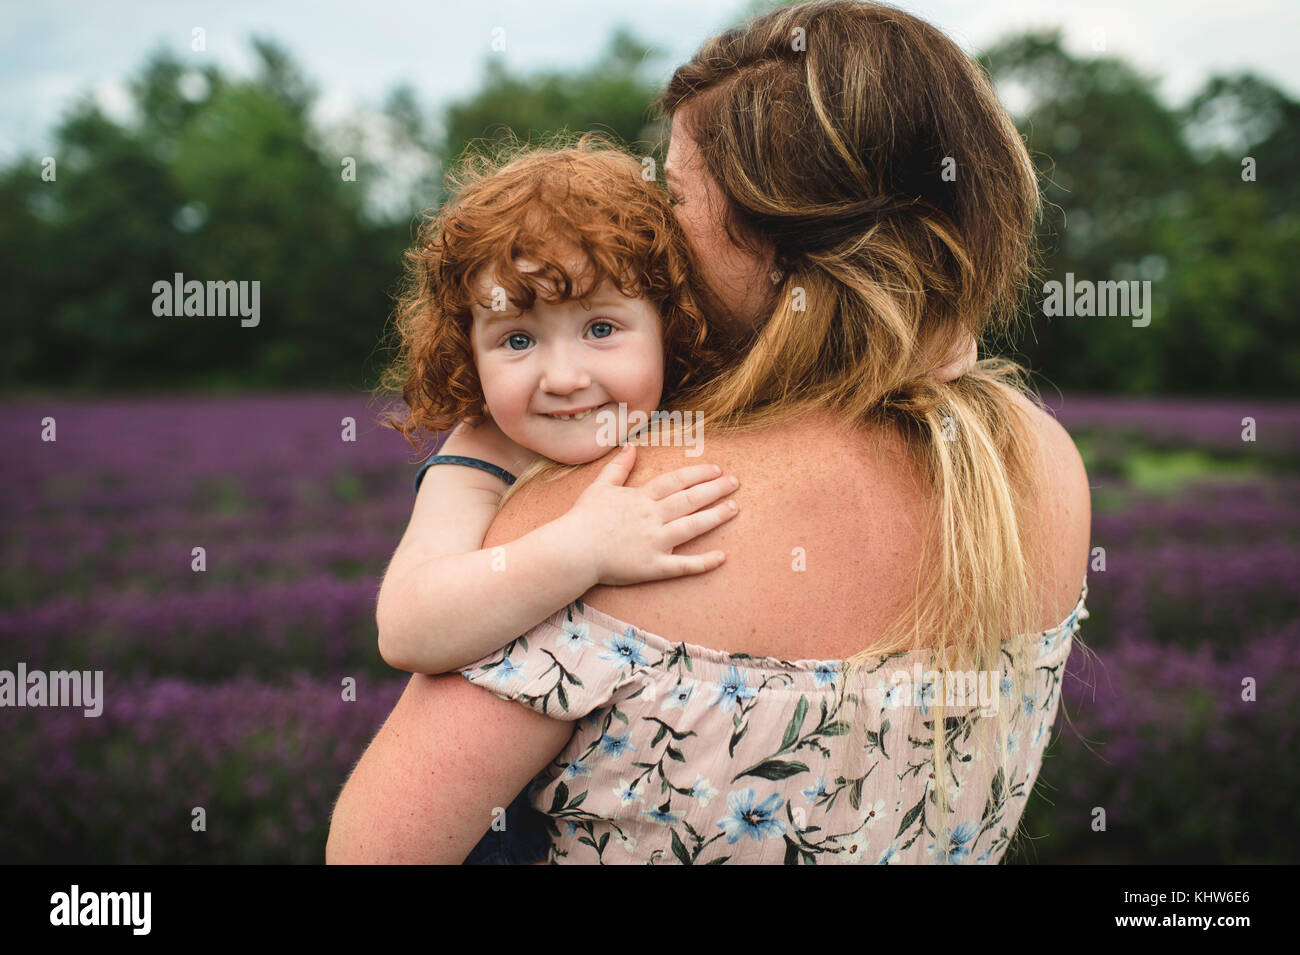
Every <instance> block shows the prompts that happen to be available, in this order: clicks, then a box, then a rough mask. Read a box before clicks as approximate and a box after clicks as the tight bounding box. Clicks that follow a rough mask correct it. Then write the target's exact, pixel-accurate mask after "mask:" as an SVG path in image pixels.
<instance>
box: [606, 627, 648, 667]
mask: <svg viewBox="0 0 1300 955" xmlns="http://www.w3.org/2000/svg"><path fill="white" fill-rule="evenodd" d="M605 646H607V647H608V648H609V650H608V651H607V652H605V653H602V654H601V655H600V658H601V659H602V660H604V661H606V662H607V663H610V664H613V665H614V666H616V667H623V666H629V665H636V666H642V667H643V666H645V665H646V658H645V657H644V656H643V655H642V653H641V651H642V650H644V649H645V648H646V647H645V641H644V640H642V639H641V638H640V637H638V636H637V635H636V631H635V630H633V629H632V628H631V627H628V628H627V629H626V630H625V631H623V632H622V633H621V634H617V635H615V636H612V637H610V638H609V639H608V640H606V641H605Z"/></svg>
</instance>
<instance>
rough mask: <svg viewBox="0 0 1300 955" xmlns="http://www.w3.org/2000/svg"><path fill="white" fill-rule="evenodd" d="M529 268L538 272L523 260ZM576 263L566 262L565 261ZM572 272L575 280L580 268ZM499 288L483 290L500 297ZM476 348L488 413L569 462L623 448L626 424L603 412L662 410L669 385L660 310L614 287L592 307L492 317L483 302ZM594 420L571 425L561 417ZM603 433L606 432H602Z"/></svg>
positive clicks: (565, 305) (507, 430)
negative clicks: (614, 425)
mask: <svg viewBox="0 0 1300 955" xmlns="http://www.w3.org/2000/svg"><path fill="white" fill-rule="evenodd" d="M516 264H517V265H518V267H519V269H520V270H521V271H524V272H530V271H535V270H536V265H535V264H534V263H532V262H530V261H528V260H526V259H516ZM566 264H567V263H566ZM569 274H571V275H572V274H575V272H573V271H571V272H570V273H569ZM492 290H493V286H492V285H491V284H480V287H479V294H480V297H481V298H482V299H485V300H487V301H492V300H493V296H492ZM471 311H472V313H473V315H474V325H473V328H472V330H471V342H472V344H473V347H474V359H475V362H476V364H477V367H478V374H479V380H480V381H481V382H482V384H483V395H484V398H485V399H486V404H487V409H488V413H489V414H490V415H491V417H492V420H493V421H495V422H496V425H497V427H499V428H500V429H501V431H502V432H503V433H504V434H505V435H506V437H508V438H510V439H511V440H512V441H514V442H515V443H516V444H518V445H521V446H523V447H525V448H528V449H529V450H531V451H535V452H537V453H539V454H543V455H545V456H546V457H548V458H550V459H551V460H553V461H559V462H560V463H562V464H582V463H585V462H587V461H594V460H595V459H597V458H599V457H601V456H602V455H604V454H605V453H606V452H608V451H609V450H610V449H611V448H612V447H615V446H616V444H615V442H614V441H610V440H605V438H606V436H608V435H609V434H610V433H611V432H613V434H614V436H615V437H616V438H617V439H618V440H620V441H621V440H622V439H623V438H625V437H626V430H627V429H626V428H623V429H618V428H614V429H611V428H608V427H606V425H605V422H606V421H607V420H609V419H608V418H607V417H606V416H604V415H600V416H599V417H598V415H599V414H600V413H602V412H610V413H612V414H613V415H615V420H616V419H617V415H618V413H619V404H620V403H622V404H624V405H626V413H627V414H628V415H631V414H632V412H633V411H641V412H643V413H645V414H646V415H649V414H650V413H651V412H652V411H654V410H656V409H657V408H658V402H659V398H660V396H661V394H662V392H663V383H664V343H663V331H662V328H661V324H660V319H659V314H658V312H657V311H656V310H655V308H654V307H653V306H652V305H650V304H649V303H647V302H646V301H644V300H642V299H633V298H627V297H626V296H624V295H623V294H622V293H621V292H620V291H619V290H618V289H617V288H615V287H614V286H613V285H612V284H611V283H610V282H608V281H606V282H605V283H604V284H603V285H601V286H600V287H599V288H597V289H596V290H595V291H594V292H593V293H592V295H591V297H590V299H588V301H587V304H586V305H583V304H582V303H581V302H579V301H576V300H572V301H568V302H562V303H558V304H555V303H551V302H546V301H544V300H543V299H542V298H541V297H540V296H539V297H538V298H537V300H536V302H535V303H534V307H533V308H532V309H530V310H528V311H526V312H522V313H521V312H520V311H519V309H518V308H516V307H515V306H513V305H508V306H507V309H506V310H505V311H492V310H491V309H485V308H481V307H480V306H478V305H474V306H472V308H471ZM585 410H590V414H587V415H585V416H584V417H582V418H569V419H568V420H565V419H562V418H558V417H555V415H556V414H557V413H572V412H583V411H585ZM602 432H603V433H602Z"/></svg>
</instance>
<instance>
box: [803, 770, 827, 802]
mask: <svg viewBox="0 0 1300 955" xmlns="http://www.w3.org/2000/svg"><path fill="white" fill-rule="evenodd" d="M801 795H802V796H803V798H804V799H807V800H808V801H809V802H816V801H817V797H818V796H824V795H826V777H825V776H818V777H817V782H815V783H813V784H812V786H810V787H809V788H808V789H805V790H804V791H803V793H802V794H801Z"/></svg>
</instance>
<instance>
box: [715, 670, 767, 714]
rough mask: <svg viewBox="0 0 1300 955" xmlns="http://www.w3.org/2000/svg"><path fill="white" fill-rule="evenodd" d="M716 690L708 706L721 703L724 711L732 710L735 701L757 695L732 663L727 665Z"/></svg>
mask: <svg viewBox="0 0 1300 955" xmlns="http://www.w3.org/2000/svg"><path fill="white" fill-rule="evenodd" d="M717 690H718V692H717V694H716V695H715V696H714V697H713V699H711V700H710V701H709V706H717V705H718V704H719V703H721V704H722V712H724V713H730V712H731V711H732V710H734V709H735V708H736V703H737V701H743V700H752V699H753V698H754V697H755V696H757V695H758V691H757V690H755V689H754V688H753V687H752V686H749V685H748V684H747V683H746V682H745V677H743V676H742V675H741V673H740V671H739V670H738V669H736V667H735V666H734V665H733V666H729V667H727V672H726V674H725V675H724V676H723V677H722V681H721V682H720V683H719V684H718V687H717Z"/></svg>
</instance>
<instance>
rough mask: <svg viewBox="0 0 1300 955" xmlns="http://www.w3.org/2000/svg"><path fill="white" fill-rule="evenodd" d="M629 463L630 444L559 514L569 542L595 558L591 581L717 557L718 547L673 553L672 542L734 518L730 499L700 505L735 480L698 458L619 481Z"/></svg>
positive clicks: (647, 574)
mask: <svg viewBox="0 0 1300 955" xmlns="http://www.w3.org/2000/svg"><path fill="white" fill-rule="evenodd" d="M635 463H636V446H635V445H632V444H627V445H624V446H623V449H622V450H621V451H619V453H618V454H617V455H615V456H614V459H613V460H612V461H610V462H609V464H607V465H605V468H604V470H602V471H601V472H600V474H599V475H597V476H596V479H595V480H594V481H593V482H592V483H591V485H590V486H589V487H588V488H587V489H586V490H585V491H583V492H582V496H581V497H579V498H578V500H577V502H576V503H575V504H574V505H573V507H572V508H570V509H569V512H568V513H567V514H565V515H564V517H563V518H561V520H564V521H567V522H568V523H569V525H570V526H571V527H572V529H573V541H574V545H575V546H576V547H579V548H583V549H584V550H585V552H586V553H588V554H590V555H591V557H592V560H594V561H595V565H596V566H595V570H596V573H597V575H598V582H599V583H602V584H610V585H614V586H622V585H624V584H637V583H641V582H642V581H647V580H664V579H666V578H670V577H682V576H685V575H686V574H702V573H704V572H705V571H709V570H713V569H714V568H715V567H717V566H718V565H719V564H721V563H722V562H723V560H724V559H725V555H724V554H723V553H722V552H721V551H713V552H712V553H709V554H689V555H688V554H674V553H673V548H674V547H677V546H678V545H680V544H684V543H685V542H686V541H688V540H692V539H694V538H696V537H699V536H700V535H701V534H703V533H704V532H706V531H710V530H712V529H713V528H715V527H717V526H718V525H720V524H724V523H726V522H727V521H729V520H731V519H732V518H733V517H735V516H736V514H737V513H738V512H739V508H738V506H737V505H736V504H735V502H734V501H728V502H726V503H723V504H718V505H717V506H716V507H709V508H707V509H703V508H705V505H708V504H712V503H713V502H715V501H717V500H719V499H720V498H722V497H725V496H726V495H728V494H730V493H731V492H732V491H734V490H735V489H736V487H737V486H739V482H736V483H732V482H733V481H734V480H735V479H734V478H730V477H723V476H722V475H720V474H718V472H717V470H716V469H715V468H714V466H713V465H711V464H697V465H692V466H690V467H685V468H678V469H677V470H676V471H672V472H670V473H668V474H661V475H659V476H658V477H656V478H655V479H654V480H652V481H650V482H648V483H646V484H643V485H641V486H640V487H625V486H624V484H623V482H624V481H626V480H627V477H628V475H629V474H630V473H632V465H633V464H635Z"/></svg>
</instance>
